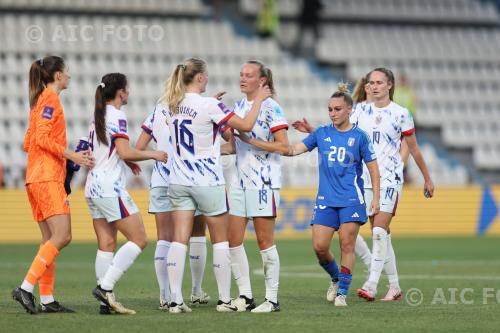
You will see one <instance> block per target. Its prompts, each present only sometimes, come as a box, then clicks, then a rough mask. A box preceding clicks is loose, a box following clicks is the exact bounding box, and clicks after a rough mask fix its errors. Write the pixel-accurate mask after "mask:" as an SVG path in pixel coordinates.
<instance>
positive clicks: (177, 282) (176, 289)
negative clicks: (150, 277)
mask: <svg viewBox="0 0 500 333" xmlns="http://www.w3.org/2000/svg"><path fill="white" fill-rule="evenodd" d="M186 252H187V246H186V245H184V244H182V243H178V242H172V243H171V244H170V250H169V251H168V256H167V270H168V281H169V284H170V300H171V301H172V302H175V303H176V304H182V303H183V302H184V299H183V297H182V278H183V277H184V264H185V261H186Z"/></svg>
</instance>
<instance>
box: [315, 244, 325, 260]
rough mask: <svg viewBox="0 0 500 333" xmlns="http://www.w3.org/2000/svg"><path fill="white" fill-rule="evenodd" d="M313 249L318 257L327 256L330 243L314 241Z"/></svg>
mask: <svg viewBox="0 0 500 333" xmlns="http://www.w3.org/2000/svg"><path fill="white" fill-rule="evenodd" d="M313 249H314V252H315V253H316V256H317V257H318V259H321V258H323V257H325V256H326V255H327V254H328V251H329V248H328V245H327V244H323V243H320V242H315V243H313Z"/></svg>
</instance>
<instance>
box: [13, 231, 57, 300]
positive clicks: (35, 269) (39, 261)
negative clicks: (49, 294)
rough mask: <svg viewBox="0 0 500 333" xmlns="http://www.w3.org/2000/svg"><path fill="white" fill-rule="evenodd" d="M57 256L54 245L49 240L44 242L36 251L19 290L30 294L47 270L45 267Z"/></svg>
mask: <svg viewBox="0 0 500 333" xmlns="http://www.w3.org/2000/svg"><path fill="white" fill-rule="evenodd" d="M58 254H59V250H58V249H57V248H56V247H55V246H54V244H52V242H51V241H50V240H49V241H46V242H45V244H43V245H42V246H41V247H40V249H39V250H38V253H37V254H36V256H35V259H33V262H32V263H31V267H30V269H29V270H28V273H27V274H26V277H25V278H24V281H23V283H22V284H21V289H24V290H26V291H28V292H30V293H32V292H33V289H34V288H35V285H36V283H37V282H38V280H39V279H40V277H41V276H42V275H43V273H44V272H45V270H46V269H47V266H50V265H51V264H52V262H53V261H54V260H55V258H56V256H57V255H58Z"/></svg>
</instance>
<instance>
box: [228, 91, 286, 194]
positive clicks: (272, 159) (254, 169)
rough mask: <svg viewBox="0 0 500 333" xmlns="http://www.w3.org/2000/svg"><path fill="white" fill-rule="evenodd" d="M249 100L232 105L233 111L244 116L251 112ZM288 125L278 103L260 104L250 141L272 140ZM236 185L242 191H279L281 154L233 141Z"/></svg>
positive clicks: (236, 140) (266, 102) (272, 101)
mask: <svg viewBox="0 0 500 333" xmlns="http://www.w3.org/2000/svg"><path fill="white" fill-rule="evenodd" d="M252 105H253V101H252V102H250V101H248V100H247V99H246V98H243V99H242V100H240V101H238V102H236V104H235V105H234V112H235V113H236V114H237V115H238V116H240V117H242V118H243V117H245V116H246V115H247V114H248V113H249V112H250V110H251V108H252ZM287 128H288V124H287V122H286V119H285V115H284V114H283V111H282V110H281V107H280V106H279V104H278V103H277V102H276V101H275V100H273V99H272V98H267V99H266V100H265V101H264V102H262V105H261V108H260V111H259V116H258V117H257V122H256V123H255V125H254V127H253V129H252V131H251V132H249V133H247V135H250V136H251V137H253V138H257V139H259V140H262V141H274V137H273V133H274V132H276V131H278V130H280V129H287ZM235 144H236V169H237V172H238V177H237V184H236V185H237V186H238V187H240V188H243V189H254V190H255V189H257V190H261V189H279V188H281V155H280V154H275V153H270V152H267V151H264V150H261V149H259V148H257V147H255V146H252V145H249V144H247V143H245V142H243V141H241V140H240V139H239V138H238V137H236V138H235Z"/></svg>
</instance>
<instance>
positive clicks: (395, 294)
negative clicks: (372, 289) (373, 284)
mask: <svg viewBox="0 0 500 333" xmlns="http://www.w3.org/2000/svg"><path fill="white" fill-rule="evenodd" d="M402 298H403V292H402V291H401V288H399V287H389V290H388V291H387V294H386V295H385V297H384V298H382V299H381V301H384V302H390V301H399V300H401V299H402Z"/></svg>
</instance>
